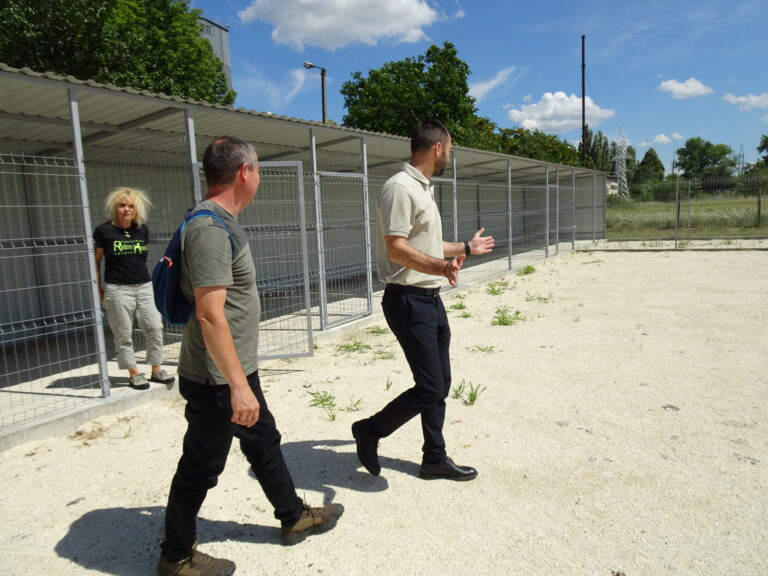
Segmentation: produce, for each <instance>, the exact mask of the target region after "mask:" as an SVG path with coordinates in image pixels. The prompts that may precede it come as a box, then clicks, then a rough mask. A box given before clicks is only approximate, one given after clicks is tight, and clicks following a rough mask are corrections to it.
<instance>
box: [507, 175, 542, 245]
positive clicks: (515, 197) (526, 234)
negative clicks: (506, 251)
mask: <svg viewBox="0 0 768 576" xmlns="http://www.w3.org/2000/svg"><path fill="white" fill-rule="evenodd" d="M511 195H512V201H511V206H510V211H511V221H512V226H511V233H512V238H511V242H512V250H511V253H512V255H513V257H514V256H517V255H526V257H531V258H543V257H545V255H546V248H547V241H548V238H547V187H546V186H544V185H542V186H512V190H511Z"/></svg>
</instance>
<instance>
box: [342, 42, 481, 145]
mask: <svg viewBox="0 0 768 576" xmlns="http://www.w3.org/2000/svg"><path fill="white" fill-rule="evenodd" d="M469 73H470V70H469V66H468V65H467V64H466V63H465V62H463V61H462V60H460V59H459V57H458V52H457V50H456V48H455V46H454V45H453V44H451V43H450V42H445V43H444V44H443V47H442V48H440V47H438V46H435V45H433V46H431V47H430V48H429V49H427V51H426V52H425V53H424V54H422V55H420V56H417V57H416V58H410V57H409V58H406V59H405V60H400V61H397V62H387V63H386V64H384V65H383V66H382V67H381V68H378V69H371V70H369V71H368V76H367V77H364V76H363V75H362V73H361V72H354V73H353V74H352V80H349V81H347V82H344V84H342V86H341V95H342V96H343V97H344V107H345V108H346V110H347V113H346V115H345V116H344V120H343V123H344V124H345V125H346V126H351V127H353V128H360V129H363V130H372V131H374V132H385V133H388V134H397V135H399V136H409V135H410V133H411V130H412V129H413V127H414V126H415V125H416V124H417V123H418V122H420V121H421V120H425V119H427V118H434V119H436V120H440V121H441V122H442V123H443V124H445V126H446V128H448V130H449V131H450V132H451V135H452V138H453V140H454V143H456V144H458V145H462V146H466V145H471V144H472V143H473V142H478V141H479V142H483V141H485V140H487V139H488V128H489V123H490V121H488V120H487V119H485V120H480V121H478V119H477V116H476V115H475V113H476V110H477V109H476V107H475V100H474V98H472V97H471V96H470V95H469V85H468V83H467V78H468V77H469ZM478 130H479V134H478V133H477V131H478ZM491 133H493V130H491Z"/></svg>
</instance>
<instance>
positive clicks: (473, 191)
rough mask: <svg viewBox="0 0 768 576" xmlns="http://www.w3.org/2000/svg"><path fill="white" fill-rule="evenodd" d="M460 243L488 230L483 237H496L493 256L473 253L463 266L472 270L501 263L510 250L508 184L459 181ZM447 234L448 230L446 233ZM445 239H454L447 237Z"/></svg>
mask: <svg viewBox="0 0 768 576" xmlns="http://www.w3.org/2000/svg"><path fill="white" fill-rule="evenodd" d="M456 191H457V192H456V196H457V201H456V205H457V208H458V210H457V223H458V226H457V228H458V235H457V238H456V240H457V241H458V242H465V241H469V240H471V239H472V236H473V235H474V234H475V232H477V231H478V230H480V229H481V228H485V231H484V232H483V235H484V236H493V239H494V241H495V243H496V246H495V248H494V250H493V252H491V253H490V254H482V255H480V254H473V255H471V256H470V257H468V258H467V259H466V260H465V262H464V265H463V267H464V268H472V267H475V266H480V265H482V264H486V263H487V262H491V261H493V260H498V259H499V258H500V257H503V255H504V254H506V253H507V251H508V249H509V222H508V217H507V204H508V193H507V192H508V187H507V186H506V185H505V184H491V183H487V182H485V183H481V182H467V181H462V180H459V181H458V182H457V185H456ZM443 232H445V231H443ZM446 240H453V238H448V237H447V235H446Z"/></svg>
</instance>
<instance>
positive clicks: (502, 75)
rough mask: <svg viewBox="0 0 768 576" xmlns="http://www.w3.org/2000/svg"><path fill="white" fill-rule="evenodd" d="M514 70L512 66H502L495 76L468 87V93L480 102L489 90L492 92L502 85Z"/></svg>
mask: <svg viewBox="0 0 768 576" xmlns="http://www.w3.org/2000/svg"><path fill="white" fill-rule="evenodd" d="M514 71H515V68H514V66H513V67H511V68H504V70H501V71H500V72H499V73H498V74H496V76H494V77H493V78H491V79H490V80H486V81H485V82H477V83H476V84H472V85H471V86H470V87H469V95H470V96H472V98H474V99H475V102H480V101H481V100H482V99H483V98H485V97H486V96H487V95H488V93H489V92H492V91H493V90H495V89H496V88H498V87H499V86H501V85H503V84H504V83H505V82H506V81H507V80H508V79H509V77H510V76H511V75H512V73H513V72H514Z"/></svg>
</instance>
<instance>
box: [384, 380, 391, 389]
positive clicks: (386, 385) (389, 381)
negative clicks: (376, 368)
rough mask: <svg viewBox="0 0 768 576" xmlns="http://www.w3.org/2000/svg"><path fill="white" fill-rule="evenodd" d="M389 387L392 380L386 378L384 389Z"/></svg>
mask: <svg viewBox="0 0 768 576" xmlns="http://www.w3.org/2000/svg"><path fill="white" fill-rule="evenodd" d="M390 388H392V380H391V379H390V378H387V381H386V382H384V390H389V389H390Z"/></svg>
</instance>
